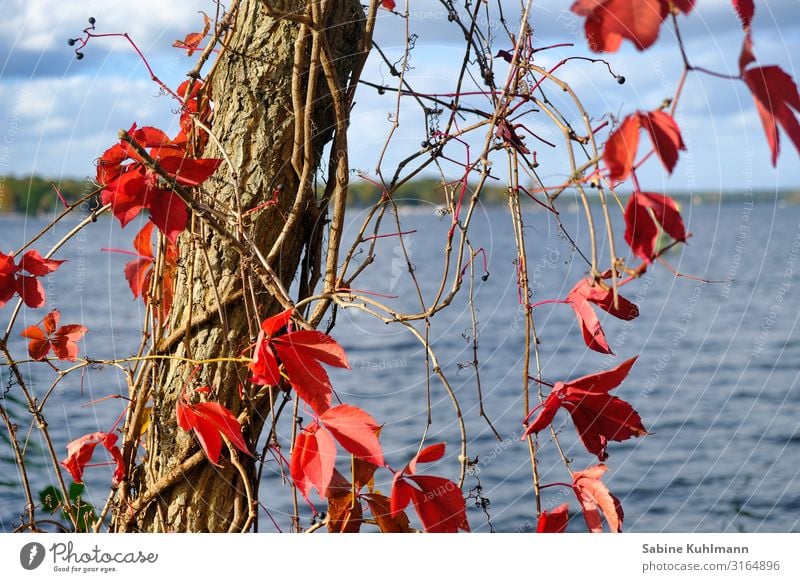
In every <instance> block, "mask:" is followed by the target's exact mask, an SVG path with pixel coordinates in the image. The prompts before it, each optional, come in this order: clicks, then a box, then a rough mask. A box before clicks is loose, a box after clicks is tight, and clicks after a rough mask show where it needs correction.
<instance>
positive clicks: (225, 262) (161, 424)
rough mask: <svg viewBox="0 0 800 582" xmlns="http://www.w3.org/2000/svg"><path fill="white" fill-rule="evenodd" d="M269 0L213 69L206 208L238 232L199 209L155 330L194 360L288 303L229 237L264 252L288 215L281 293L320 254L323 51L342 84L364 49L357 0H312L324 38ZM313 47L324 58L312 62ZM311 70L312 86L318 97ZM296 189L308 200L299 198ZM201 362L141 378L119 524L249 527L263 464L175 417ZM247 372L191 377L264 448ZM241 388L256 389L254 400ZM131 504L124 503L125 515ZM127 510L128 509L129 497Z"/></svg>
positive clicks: (230, 369)
mask: <svg viewBox="0 0 800 582" xmlns="http://www.w3.org/2000/svg"><path fill="white" fill-rule="evenodd" d="M264 4H265V3H264V2H260V1H257V0H243V1H242V2H241V4H240V6H239V8H238V13H237V14H236V16H235V18H234V20H233V25H232V28H231V30H230V32H229V33H228V34H227V36H226V38H225V39H224V45H225V49H224V50H223V52H222V55H221V57H220V60H219V62H218V63H216V65H215V67H214V68H213V69H212V73H211V74H210V76H211V79H212V80H211V83H210V85H211V87H212V99H213V102H214V116H213V124H212V127H213V133H214V136H215V137H216V140H218V144H217V145H215V144H216V140H214V139H212V140H210V141H209V146H208V148H207V151H206V152H205V154H204V157H223V155H222V153H221V152H220V146H221V149H222V150H223V151H224V152H225V154H226V155H227V160H226V161H225V162H223V165H222V166H221V167H220V170H219V171H218V172H217V174H216V175H215V179H214V180H213V183H212V181H209V182H208V183H207V184H206V190H207V191H209V192H211V193H212V196H213V200H210V201H208V203H209V206H212V207H214V208H216V209H217V210H222V211H223V212H225V213H226V214H227V215H229V216H231V217H232V218H231V220H230V221H228V222H225V223H224V224H225V226H226V228H228V229H229V230H230V235H221V234H220V233H219V232H217V231H215V230H213V229H211V228H209V227H208V225H207V224H204V223H203V217H195V218H194V219H190V226H189V232H187V233H185V234H184V235H183V236H182V237H181V239H180V248H181V260H180V263H179V274H178V276H177V285H176V289H175V299H174V305H173V309H172V312H171V315H170V320H169V322H168V325H167V326H166V328H165V329H166V331H164V332H163V336H164V337H162V338H161V339H160V340H159V338H156V340H157V343H156V345H157V346H158V347H157V348H156V352H158V353H159V354H164V355H172V356H177V357H179V358H191V359H193V360H213V359H217V358H226V357H228V358H230V357H237V356H239V355H241V354H242V353H243V352H245V350H247V348H248V346H250V345H251V344H252V342H253V341H254V339H255V335H256V333H257V326H258V322H259V321H260V320H262V319H264V318H265V317H267V316H269V315H272V314H274V313H276V312H278V311H280V310H281V309H282V307H281V305H280V303H279V302H278V301H277V300H276V298H275V297H274V296H272V295H271V294H270V293H268V292H267V291H266V290H265V289H264V286H263V285H261V284H260V283H259V278H258V277H255V276H253V273H254V272H255V268H256V267H257V265H258V261H257V260H256V259H255V257H253V256H245V257H243V256H242V254H241V253H240V252H238V251H237V250H235V248H234V246H233V245H232V244H230V242H231V241H230V237H231V236H233V237H235V238H238V239H239V240H241V241H252V242H253V243H254V244H255V246H256V247H257V248H258V249H259V250H260V252H261V254H262V255H263V256H264V257H266V256H267V255H268V254H269V252H270V250H271V249H272V248H273V245H274V243H275V241H276V240H277V239H278V237H279V236H280V233H281V231H282V230H283V229H284V225H285V224H286V223H287V221H288V222H289V223H290V224H291V225H292V227H291V229H290V230H289V231H288V232H287V233H285V235H284V236H285V238H284V239H283V241H282V243H281V244H280V252H279V253H277V255H276V256H275V257H274V258H273V259H274V260H273V261H271V265H270V266H271V267H272V270H273V271H274V272H275V273H276V274H277V277H278V279H279V280H280V282H281V283H282V285H283V287H284V288H285V289H289V288H290V286H291V285H292V282H293V280H294V279H295V277H296V275H297V272H298V267H299V265H300V261H301V259H302V257H303V254H304V252H305V253H306V254H309V253H310V254H312V255H313V254H314V253H319V248H318V246H319V240H320V236H319V234H318V233H317V232H316V227H317V226H318V225H319V224H321V221H320V218H321V216H320V215H323V217H324V215H325V213H326V212H325V210H324V209H323V210H320V209H319V208H318V204H317V200H316V196H315V193H314V188H313V184H312V178H313V172H312V173H309V169H310V168H317V166H318V165H319V164H320V162H321V159H322V153H323V148H324V146H325V144H326V143H327V142H329V141H330V139H331V137H332V136H333V135H334V126H335V116H334V109H333V105H332V101H331V95H330V92H329V91H328V85H327V83H326V80H325V77H324V75H323V71H322V67H321V65H319V56H318V55H319V53H320V46H321V45H322V43H323V39H324V42H325V43H327V44H328V46H329V47H330V49H329V50H330V54H331V55H332V56H333V59H332V60H333V63H334V66H335V68H336V75H337V76H338V80H337V82H338V84H339V87H341V88H342V90H344V88H346V86H347V82H348V79H349V76H350V75H351V73H352V71H353V68H354V66H356V63H357V60H358V51H359V50H360V49H361V41H362V34H363V25H364V13H363V10H362V9H361V7H360V4H359V2H358V0H344V1H343V0H328V1H327V3H326V2H321V3H320V2H317V4H318V5H317V6H315V7H313V16H315V17H316V18H317V22H322V25H321V26H319V27H318V29H319V30H324V31H325V32H324V33H321V34H319V35H318V40H315V39H314V35H313V32H312V30H311V29H310V28H309V27H307V26H305V25H302V24H298V23H297V22H293V21H290V20H287V19H277V18H273V17H270V16H268V14H267V12H266V10H267V9H266V8H265V6H264ZM268 4H269V5H270V6H272V7H273V8H272V10H280V11H281V12H284V13H294V14H308V15H309V16H311V15H312V8H310V7H309V8H308V9H307V8H306V2H305V1H301V0H294V1H291V0H284V1H283V2H269V3H268ZM273 15H277V13H276V12H274V13H273ZM317 42H319V44H317ZM315 55H316V59H317V60H316V64H312V63H314V61H315ZM293 78H294V79H295V87H294V100H293V87H292V84H293ZM311 79H313V83H315V84H316V89H315V92H314V94H313V95H312V96H311V97H312V98H309V97H308V96H307V92H308V87H309V83H310V82H311ZM298 97H299V98H300V101H298ZM298 103H299V104H300V110H298ZM307 103H310V104H311V107H310V108H306V104H307ZM298 118H304V119H305V123H310V125H309V126H308V130H309V132H310V133H305V134H303V131H301V132H300V137H302V136H303V135H305V136H311V140H310V143H308V144H306V143H305V142H306V141H308V140H301V141H300V142H299V147H296V143H295V142H296V136H295V133H296V132H295V129H296V120H297V119H298ZM303 127H304V126H303ZM293 155H294V156H295V163H294V164H293V163H292V160H293ZM297 160H300V161H301V163H300V164H299V165H298V164H297ZM229 163H230V166H232V168H233V171H232V170H231V167H229ZM308 164H310V165H308ZM302 168H305V172H303V171H302ZM301 173H303V174H304V175H303V176H301V175H299V174H301ZM274 193H277V194H276V196H277V204H275V205H266V206H265V207H263V208H260V209H258V210H255V211H254V212H252V213H250V214H247V211H248V210H249V209H254V208H258V207H259V206H261V205H265V204H266V203H267V202H269V201H270V200H272V199H273V194H274ZM298 196H299V197H301V198H300V200H301V202H302V204H300V205H299V207H296V206H295V201H296V199H297V198H298ZM293 212H294V215H293ZM237 215H238V218H237ZM242 215H244V217H245V218H244V219H242V218H241V216H242ZM192 230H193V231H194V235H193V236H192V234H191V232H192ZM193 241H194V242H193ZM187 324H188V325H187ZM184 331H185V332H186V333H184ZM247 353H249V352H247ZM193 369H194V366H193V365H191V364H187V363H186V362H183V361H179V360H177V359H176V360H169V361H168V362H167V363H164V364H160V365H158V366H154V367H153V368H152V371H151V376H150V377H151V378H152V379H153V380H151V381H150V382H149V385H148V386H146V388H143V389H146V390H148V393H149V396H150V397H151V398H152V404H153V412H152V421H151V425H150V427H151V428H150V430H149V431H148V433H147V447H146V448H147V451H148V455H147V457H146V459H145V460H144V462H143V463H142V465H141V466H140V467H138V468H137V472H136V474H135V475H134V476H133V478H132V483H133V489H132V491H133V492H135V495H131V499H130V503H132V504H133V507H135V508H136V509H137V512H136V515H135V518H134V519H130V518H129V519H128V523H127V525H125V526H124V527H119V529H134V530H139V531H151V532H152V531H213V532H220V531H240V530H241V529H242V528H243V527H244V528H247V527H249V526H250V525H251V523H252V517H253V515H254V512H255V511H256V508H255V507H248V502H247V500H248V497H247V495H246V486H249V487H251V488H252V490H253V491H255V490H257V484H256V483H255V463H254V461H253V460H252V459H251V458H249V457H246V456H245V455H242V454H239V455H237V457H238V459H239V462H240V463H241V470H240V469H237V468H236V467H235V466H234V464H233V463H232V462H231V460H230V456H229V454H228V452H227V451H226V450H225V447H223V454H222V457H221V459H220V464H221V466H219V467H215V466H214V465H212V464H211V463H210V462H209V461H208V459H206V458H205V457H202V459H199V460H198V459H197V452H198V450H199V447H198V444H197V440H196V438H195V437H194V435H193V434H190V433H187V432H185V431H183V430H181V429H179V428H178V427H177V424H176V404H177V402H178V399H179V398H180V395H181V392H182V390H183V389H184V386H185V385H187V381H188V380H189V378H190V376H191V375H192V373H193ZM247 372H248V370H247V369H246V368H245V366H244V365H243V364H241V363H230V362H221V363H207V364H203V365H201V366H199V367H198V368H197V370H196V371H194V374H195V375H194V377H193V378H192V380H191V383H190V384H189V386H190V387H192V386H201V385H206V386H210V387H212V388H213V390H214V392H213V393H212V395H211V396H210V397H209V399H211V400H217V401H219V402H220V403H221V404H223V405H225V406H227V407H228V408H230V409H231V410H232V411H233V412H234V413H235V414H241V413H242V412H243V411H244V412H245V413H246V421H245V423H244V434H245V438H246V440H247V442H248V443H249V444H250V448H251V451H252V452H255V450H256V444H257V442H258V439H259V435H260V433H261V431H262V428H263V427H264V426H265V420H266V419H268V418H269V407H270V395H269V392H268V391H266V390H262V391H261V392H257V388H259V387H255V388H254V387H253V386H252V385H251V384H250V383H249V382H248V374H247ZM240 390H243V391H244V393H245V394H246V395H249V396H248V397H246V398H245V402H243V400H242V399H241V398H240V396H239V391H240ZM248 399H249V402H248ZM193 455H194V456H195V462H191V463H190V464H189V465H188V466H189V467H191V468H190V469H189V470H186V469H185V468H186V467H187V465H186V461H187V459H190V458H192V456H193ZM182 464H183V467H184V469H182V470H180V471H179V473H180V476H179V477H178V478H177V479H176V478H174V477H175V473H176V467H180V466H181V465H182ZM170 475H172V477H170ZM243 476H244V479H243ZM165 480H166V481H168V482H169V485H168V486H166V487H164V486H163V483H164V481H165ZM137 503H138V504H139V505H138V506H137V505H136V504H137ZM124 511H125V509H124V508H119V512H120V514H122V513H123V512H124ZM127 511H128V512H129V514H130V504H129V506H128V509H127ZM124 521H125V520H122V521H121V522H118V523H123V524H124Z"/></svg>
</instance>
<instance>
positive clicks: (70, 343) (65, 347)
mask: <svg viewBox="0 0 800 582" xmlns="http://www.w3.org/2000/svg"><path fill="white" fill-rule="evenodd" d="M60 318H61V312H60V311H58V309H54V310H53V311H51V312H50V313H48V314H47V315H45V317H44V319H43V320H42V326H43V328H44V329H42V328H40V327H38V326H35V325H32V326H30V327H28V328H26V329H25V330H24V331H23V332H22V334H21V335H22V337H24V338H28V339H29V340H30V342H29V343H28V354H30V356H31V358H33V359H34V360H44V359H45V358H46V357H47V354H48V353H49V352H50V350H53V353H55V355H56V357H57V358H58V359H59V360H68V361H70V362H72V361H75V358H76V357H77V356H78V344H77V343H76V342H77V341H78V340H80V339H81V338H82V337H83V336H84V335H85V334H86V332H87V331H89V330H88V329H86V328H85V327H84V326H82V325H76V324H72V325H65V326H63V327H58V322H59V319H60Z"/></svg>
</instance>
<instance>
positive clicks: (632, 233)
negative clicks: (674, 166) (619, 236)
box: [625, 192, 686, 263]
mask: <svg viewBox="0 0 800 582" xmlns="http://www.w3.org/2000/svg"><path fill="white" fill-rule="evenodd" d="M659 226H660V227H661V228H662V229H663V230H664V232H665V233H667V234H668V235H669V236H671V237H672V238H674V239H675V240H677V241H681V242H686V227H685V226H684V224H683V218H681V213H680V211H679V210H678V205H677V204H675V201H674V200H673V199H672V198H670V197H669V196H665V195H663V194H653V193H649V192H634V193H633V194H632V195H631V197H630V199H629V200H628V205H627V206H626V208H625V242H627V243H628V245H630V247H631V250H632V251H633V253H634V254H635V255H636V256H637V257H639V258H641V259H643V260H644V261H645V262H647V263H652V262H653V258H654V257H655V253H656V243H657V242H658V238H659V234H660V232H659Z"/></svg>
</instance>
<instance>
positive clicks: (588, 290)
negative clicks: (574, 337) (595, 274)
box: [567, 271, 639, 354]
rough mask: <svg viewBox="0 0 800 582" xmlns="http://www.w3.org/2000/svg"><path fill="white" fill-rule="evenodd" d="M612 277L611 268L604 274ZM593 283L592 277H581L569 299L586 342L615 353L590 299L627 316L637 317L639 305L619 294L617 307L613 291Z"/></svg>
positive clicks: (617, 314)
mask: <svg viewBox="0 0 800 582" xmlns="http://www.w3.org/2000/svg"><path fill="white" fill-rule="evenodd" d="M610 277H611V271H608V272H607V273H605V274H604V275H603V278H604V279H608V278H610ZM592 283H593V281H592V280H591V279H587V278H584V279H581V280H580V281H579V282H578V283H577V284H576V285H575V287H573V288H572V290H571V291H570V292H569V294H568V295H567V303H569V305H570V306H571V307H572V309H573V310H574V311H575V316H576V317H577V318H578V323H579V324H580V326H581V332H582V333H583V339H584V342H585V343H586V346H587V347H589V348H590V349H592V350H594V351H596V352H600V353H601V354H612V353H613V352H612V350H611V348H610V347H609V345H608V341H607V340H606V336H605V333H604V332H603V328H602V326H601V325H600V319H599V318H598V317H597V314H596V313H595V312H594V310H593V309H592V307H591V305H589V303H590V302H591V303H594V304H595V305H597V306H598V307H600V308H601V309H603V310H605V311H607V312H608V313H610V314H611V315H613V316H614V317H618V318H619V319H624V320H631V319H635V318H636V317H638V316H639V308H638V307H637V306H636V305H635V304H633V303H631V302H630V301H628V300H627V299H625V298H624V297H622V296H621V295H617V307H614V292H613V291H612V290H611V289H603V288H602V287H600V285H592Z"/></svg>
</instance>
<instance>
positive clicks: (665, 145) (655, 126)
mask: <svg viewBox="0 0 800 582" xmlns="http://www.w3.org/2000/svg"><path fill="white" fill-rule="evenodd" d="M639 123H640V124H641V126H642V127H643V128H644V129H645V131H646V132H647V133H648V134H649V135H650V140H651V141H652V142H653V147H654V148H655V151H656V154H657V155H658V157H659V159H660V160H661V163H662V164H664V167H665V168H666V169H667V171H668V172H669V173H670V174H671V173H672V170H673V169H674V168H675V164H677V163H678V150H685V149H686V146H685V145H684V143H683V138H682V137H681V130H680V129H679V128H678V124H677V123H675V120H674V119H673V118H672V116H671V115H670V114H668V113H664V112H663V111H648V112H646V113H640V114H639Z"/></svg>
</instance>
